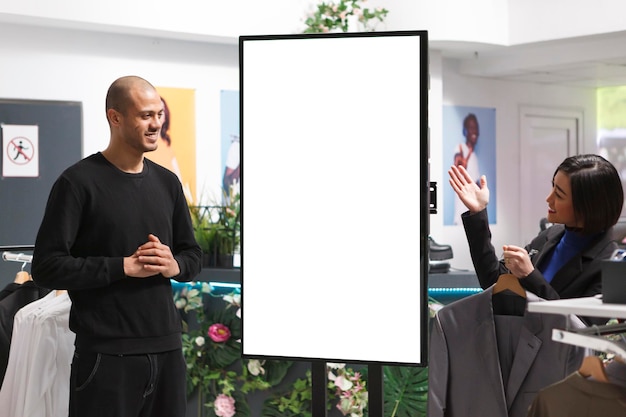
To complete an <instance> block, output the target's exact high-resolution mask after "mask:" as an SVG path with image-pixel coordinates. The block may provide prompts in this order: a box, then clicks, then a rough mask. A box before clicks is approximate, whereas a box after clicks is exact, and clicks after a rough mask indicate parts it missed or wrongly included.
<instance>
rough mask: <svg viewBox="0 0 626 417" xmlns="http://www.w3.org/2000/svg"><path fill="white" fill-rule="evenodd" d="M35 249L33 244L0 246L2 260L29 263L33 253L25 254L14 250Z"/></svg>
mask: <svg viewBox="0 0 626 417" xmlns="http://www.w3.org/2000/svg"><path fill="white" fill-rule="evenodd" d="M33 249H35V246H34V245H11V246H0V251H3V252H2V260H3V261H9V262H22V263H24V264H29V263H31V262H32V260H33V255H26V254H24V253H22V252H20V253H15V252H16V251H32V250H33Z"/></svg>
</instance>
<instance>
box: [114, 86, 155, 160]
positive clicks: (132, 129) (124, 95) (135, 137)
mask: <svg viewBox="0 0 626 417" xmlns="http://www.w3.org/2000/svg"><path fill="white" fill-rule="evenodd" d="M163 113H164V111H163V102H162V101H161V97H160V96H159V94H158V92H157V91H156V89H155V88H154V86H153V85H152V84H150V83H149V82H148V81H146V80H144V79H143V78H140V77H137V76H126V77H121V78H118V79H117V80H115V81H114V82H113V84H111V86H110V87H109V90H108V92H107V96H106V114H107V120H108V122H109V126H110V128H111V140H112V141H114V142H115V143H117V144H118V145H122V146H125V147H129V148H131V149H133V150H135V151H138V152H141V153H143V152H149V151H153V150H155V149H156V148H157V145H158V139H159V132H160V130H161V125H162V123H163Z"/></svg>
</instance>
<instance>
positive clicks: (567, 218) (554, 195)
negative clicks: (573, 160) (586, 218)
mask: <svg viewBox="0 0 626 417" xmlns="http://www.w3.org/2000/svg"><path fill="white" fill-rule="evenodd" d="M546 201H547V203H548V221H549V222H550V223H560V224H564V225H565V226H568V227H583V224H582V223H583V221H582V219H581V220H577V219H576V214H575V213H574V204H573V203H572V186H571V183H570V179H569V176H568V175H567V174H564V173H562V172H561V171H557V173H556V175H555V176H554V179H553V180H552V191H551V192H550V194H548V197H547V198H546Z"/></svg>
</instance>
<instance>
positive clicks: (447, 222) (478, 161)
mask: <svg viewBox="0 0 626 417" xmlns="http://www.w3.org/2000/svg"><path fill="white" fill-rule="evenodd" d="M495 128H496V109H494V108H486V107H469V106H443V164H442V165H443V178H444V181H443V182H444V184H442V188H443V190H441V191H442V195H443V224H444V226H452V225H462V224H463V223H462V221H461V214H462V213H464V212H465V211H467V208H466V207H465V206H464V205H463V203H462V202H461V200H460V199H459V198H458V196H457V195H456V194H455V192H454V190H452V187H451V186H450V184H449V183H448V178H450V176H449V175H448V170H449V169H450V166H451V165H463V166H464V167H465V169H467V171H468V172H469V174H470V176H471V177H472V178H473V179H474V180H475V181H476V182H477V184H478V182H479V181H480V176H481V175H485V176H486V177H487V186H488V187H489V193H490V198H489V205H488V206H487V214H488V216H489V223H490V224H495V223H497V217H496V214H497V211H496V208H497V207H496V201H497V198H496V193H497V187H496V184H497V182H496V181H497V178H496V131H495Z"/></svg>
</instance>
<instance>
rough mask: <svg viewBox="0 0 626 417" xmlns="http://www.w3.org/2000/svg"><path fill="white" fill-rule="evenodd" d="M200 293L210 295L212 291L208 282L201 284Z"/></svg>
mask: <svg viewBox="0 0 626 417" xmlns="http://www.w3.org/2000/svg"><path fill="white" fill-rule="evenodd" d="M201 291H202V292H203V293H205V294H209V293H211V291H213V288H211V284H209V283H208V282H203V283H202V286H201Z"/></svg>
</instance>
